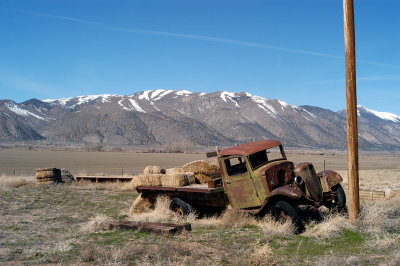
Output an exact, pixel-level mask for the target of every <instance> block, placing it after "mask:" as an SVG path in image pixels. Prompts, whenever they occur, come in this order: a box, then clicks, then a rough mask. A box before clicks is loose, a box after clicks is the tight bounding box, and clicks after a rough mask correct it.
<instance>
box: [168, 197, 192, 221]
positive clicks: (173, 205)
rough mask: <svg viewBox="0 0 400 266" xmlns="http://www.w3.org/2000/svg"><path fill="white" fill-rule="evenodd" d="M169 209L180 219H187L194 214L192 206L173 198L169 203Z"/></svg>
mask: <svg viewBox="0 0 400 266" xmlns="http://www.w3.org/2000/svg"><path fill="white" fill-rule="evenodd" d="M169 209H170V210H171V211H173V212H174V213H176V214H177V215H178V216H180V217H185V216H187V215H188V214H189V213H191V212H194V208H193V207H192V205H190V204H188V203H186V202H184V201H183V200H181V199H179V198H173V199H172V200H171V201H170V203H169Z"/></svg>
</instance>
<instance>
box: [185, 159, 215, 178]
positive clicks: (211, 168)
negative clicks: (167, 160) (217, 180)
mask: <svg viewBox="0 0 400 266" xmlns="http://www.w3.org/2000/svg"><path fill="white" fill-rule="evenodd" d="M182 168H183V170H184V171H185V172H192V173H195V174H203V175H208V176H210V175H211V174H212V173H214V172H218V171H219V167H218V166H217V165H215V164H213V163H211V162H209V161H205V160H198V161H193V162H190V163H187V164H185V165H183V166H182Z"/></svg>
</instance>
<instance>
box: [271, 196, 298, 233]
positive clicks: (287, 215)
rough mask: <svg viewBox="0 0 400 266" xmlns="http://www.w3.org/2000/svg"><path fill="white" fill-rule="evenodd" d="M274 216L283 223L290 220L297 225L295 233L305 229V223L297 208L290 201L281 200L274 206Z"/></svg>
mask: <svg viewBox="0 0 400 266" xmlns="http://www.w3.org/2000/svg"><path fill="white" fill-rule="evenodd" d="M272 215H273V216H274V218H275V219H276V220H277V221H279V222H282V223H285V222H287V221H290V222H291V223H292V224H293V225H294V227H295V234H299V233H301V232H303V231H304V225H303V222H302V221H301V218H300V215H299V214H298V212H297V211H296V209H295V208H294V207H293V206H292V205H290V204H289V203H288V202H286V201H283V200H280V201H278V202H276V203H275V204H274V206H273V208H272Z"/></svg>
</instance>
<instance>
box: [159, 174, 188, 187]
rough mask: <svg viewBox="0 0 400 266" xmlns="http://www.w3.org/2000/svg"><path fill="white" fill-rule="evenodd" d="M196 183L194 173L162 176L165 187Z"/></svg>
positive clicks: (162, 183)
mask: <svg viewBox="0 0 400 266" xmlns="http://www.w3.org/2000/svg"><path fill="white" fill-rule="evenodd" d="M194 183H195V176H194V174H193V173H175V174H165V175H163V176H162V177H161V185H162V186H163V187H183V186H188V185H190V184H194Z"/></svg>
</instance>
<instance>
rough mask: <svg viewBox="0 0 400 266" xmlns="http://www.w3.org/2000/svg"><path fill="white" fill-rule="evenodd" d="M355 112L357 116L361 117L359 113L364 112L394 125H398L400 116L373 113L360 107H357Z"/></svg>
mask: <svg viewBox="0 0 400 266" xmlns="http://www.w3.org/2000/svg"><path fill="white" fill-rule="evenodd" d="M357 110H358V115H359V116H362V114H361V111H364V112H365V113H368V114H372V115H374V116H376V117H379V118H380V119H383V120H388V121H392V122H394V123H400V116H398V115H395V114H392V113H388V112H378V111H374V110H371V109H368V108H366V107H364V106H361V105H357Z"/></svg>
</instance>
